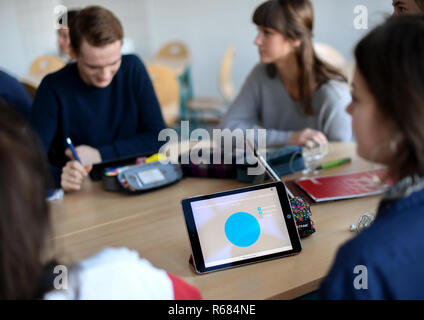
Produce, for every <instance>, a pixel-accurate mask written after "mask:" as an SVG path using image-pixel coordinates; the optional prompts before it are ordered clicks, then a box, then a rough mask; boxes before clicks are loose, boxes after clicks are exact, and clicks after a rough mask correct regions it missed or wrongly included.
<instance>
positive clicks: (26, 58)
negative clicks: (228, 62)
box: [0, 0, 392, 96]
mask: <svg viewBox="0 0 424 320" xmlns="http://www.w3.org/2000/svg"><path fill="white" fill-rule="evenodd" d="M312 1H313V3H314V5H315V39H316V41H319V42H325V43H328V44H330V45H332V46H334V47H335V48H337V49H338V50H339V51H340V52H341V53H342V54H343V55H344V56H345V57H346V58H348V59H351V58H352V49H353V47H354V45H355V43H356V42H357V41H358V40H359V39H360V38H361V37H362V36H363V35H364V34H365V33H366V32H367V31H363V30H356V29H355V28H354V26H353V20H354V18H355V15H354V13H353V8H354V7H355V6H356V5H366V6H367V8H368V10H369V26H370V28H371V27H372V26H374V25H375V24H376V23H378V22H380V21H381V20H382V19H383V17H384V15H385V14H390V13H391V11H392V9H391V2H392V1H391V0H343V1H340V0H312ZM261 2H262V1H261V0H214V1H207V0H94V1H93V0H90V1H87V0H16V1H9V0H0V39H1V40H2V41H0V68H2V69H6V70H7V71H9V72H11V73H13V74H15V75H17V76H23V75H25V74H26V73H27V70H28V69H29V65H30V62H31V61H32V60H33V59H34V58H36V57H37V56H40V55H42V54H46V53H54V52H57V48H56V30H54V28H53V20H54V15H53V8H54V6H55V5H57V4H64V5H66V6H67V7H68V8H74V7H85V6H87V5H91V4H97V5H101V6H104V7H106V8H108V9H110V10H112V11H113V12H114V13H115V14H116V15H117V16H118V18H119V19H120V20H121V22H122V24H123V26H124V31H125V35H126V37H127V38H130V39H132V40H133V44H134V50H135V52H136V53H138V54H139V55H140V56H141V57H142V58H149V57H151V56H153V55H154V53H155V52H156V51H157V50H158V49H159V47H160V46H161V45H162V44H164V43H165V42H167V41H169V40H174V39H179V40H183V41H184V42H185V43H186V44H187V45H188V46H189V47H190V50H191V53H192V72H193V79H194V91H195V95H209V96H219V93H218V88H217V75H218V70H219V65H220V62H221V58H222V55H223V54H224V51H225V49H226V48H227V46H228V45H230V44H235V46H236V56H235V63H234V72H233V77H234V82H235V86H236V90H238V89H239V88H240V87H241V85H242V84H243V81H244V79H245V77H246V75H247V74H248V73H249V71H250V69H251V68H252V67H253V65H254V64H255V63H257V61H258V54H257V50H256V47H255V46H254V45H253V41H254V38H255V36H256V27H255V26H254V25H253V24H252V23H251V16H252V13H253V11H254V8H255V7H256V6H258V5H259V4H260V3H261Z"/></svg>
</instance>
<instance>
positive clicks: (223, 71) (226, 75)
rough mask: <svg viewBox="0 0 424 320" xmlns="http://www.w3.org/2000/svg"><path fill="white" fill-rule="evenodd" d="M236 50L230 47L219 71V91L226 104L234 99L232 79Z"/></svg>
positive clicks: (232, 46)
mask: <svg viewBox="0 0 424 320" xmlns="http://www.w3.org/2000/svg"><path fill="white" fill-rule="evenodd" d="M235 51H236V48H235V46H234V45H231V46H229V47H228V49H227V51H226V52H225V54H224V57H223V59H222V62H221V68H220V71H219V89H220V91H221V94H222V96H223V97H224V100H225V102H227V103H229V102H230V101H231V100H232V99H233V98H234V83H233V77H232V71H233V62H234V54H235Z"/></svg>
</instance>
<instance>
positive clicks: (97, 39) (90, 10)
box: [69, 6, 124, 54]
mask: <svg viewBox="0 0 424 320" xmlns="http://www.w3.org/2000/svg"><path fill="white" fill-rule="evenodd" d="M69 37H70V39H71V47H72V48H73V49H74V51H75V53H76V54H79V53H80V48H81V44H82V42H83V40H84V39H85V40H86V41H87V42H88V43H89V44H90V45H92V46H95V47H103V46H105V45H108V44H111V43H113V42H115V41H118V40H120V41H122V39H123V38H124V31H123V29H122V25H121V23H120V22H119V20H118V19H117V18H116V17H115V15H114V14H113V13H112V12H110V11H109V10H107V9H105V8H102V7H99V6H91V7H87V8H85V9H83V10H80V11H79V12H78V13H77V15H76V16H75V17H74V19H72V21H71V24H70V26H69Z"/></svg>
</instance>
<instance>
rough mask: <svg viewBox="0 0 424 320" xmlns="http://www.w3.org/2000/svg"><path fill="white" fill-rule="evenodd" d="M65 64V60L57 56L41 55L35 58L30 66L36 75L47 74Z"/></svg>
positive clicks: (31, 71) (32, 72)
mask: <svg viewBox="0 0 424 320" xmlns="http://www.w3.org/2000/svg"><path fill="white" fill-rule="evenodd" d="M64 66H65V62H64V61H63V60H62V59H60V58H59V57H55V56H48V55H47V56H41V57H38V58H37V59H35V60H34V61H33V62H32V64H31V67H30V73H31V74H35V75H46V74H48V73H52V72H55V71H57V70H59V69H61V68H63V67H64Z"/></svg>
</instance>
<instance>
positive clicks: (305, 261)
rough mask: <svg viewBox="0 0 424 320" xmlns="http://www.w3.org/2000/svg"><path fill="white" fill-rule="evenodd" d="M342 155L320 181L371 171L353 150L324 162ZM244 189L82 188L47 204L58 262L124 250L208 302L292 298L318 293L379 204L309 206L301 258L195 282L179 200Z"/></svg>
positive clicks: (190, 184)
mask: <svg viewBox="0 0 424 320" xmlns="http://www.w3.org/2000/svg"><path fill="white" fill-rule="evenodd" d="M344 156H351V157H352V163H350V164H346V165H343V166H340V167H336V168H332V169H328V170H326V171H323V172H322V173H321V174H333V173H340V172H354V171H360V170H368V169H370V168H371V165H370V164H369V163H367V162H365V161H364V160H362V159H360V158H358V157H357V156H356V155H355V144H354V143H335V144H332V151H331V152H330V154H329V155H328V156H327V157H326V159H325V160H333V159H337V158H340V157H344ZM298 176H300V174H299V173H297V174H294V175H291V176H289V177H286V179H287V178H289V179H291V178H294V177H298ZM244 186H246V185H245V184H243V183H240V182H238V181H236V180H218V179H203V178H185V179H184V180H182V181H181V182H179V183H178V184H176V185H173V186H170V187H168V188H165V189H161V190H157V191H155V192H151V193H147V194H144V195H136V196H132V195H127V194H121V193H109V192H105V191H103V190H102V187H101V184H100V183H93V182H90V181H86V182H85V183H84V185H83V191H81V192H79V193H74V194H68V195H66V196H65V198H64V199H63V200H58V201H54V202H52V203H51V208H52V220H53V221H52V222H53V230H54V237H53V239H54V241H55V244H56V249H55V250H56V252H57V255H56V256H57V257H58V259H59V261H63V262H64V263H72V262H75V261H78V260H79V259H83V258H85V257H87V256H89V255H91V254H93V253H95V252H96V251H98V250H99V249H101V248H102V247H104V246H118V247H119V246H126V247H129V248H131V249H134V250H137V251H138V252H139V253H140V255H141V256H142V257H144V258H147V259H148V260H150V261H151V262H152V263H153V265H155V266H157V267H159V268H163V269H166V270H167V271H169V272H171V273H174V274H176V275H178V276H180V277H182V278H183V279H184V280H186V281H187V282H189V283H191V284H193V285H195V286H196V287H198V288H199V289H200V291H201V293H202V295H203V297H204V298H205V299H224V300H225V299H293V298H296V297H299V296H302V295H304V294H307V293H309V292H312V291H314V290H316V289H317V288H318V287H319V284H320V282H321V281H322V279H323V278H324V276H325V275H326V273H327V271H328V269H329V268H330V267H331V264H332V261H333V258H334V256H335V253H336V252H337V249H338V247H339V246H340V245H341V244H343V243H344V242H345V241H346V240H349V239H350V238H352V237H353V236H354V233H352V232H350V231H349V226H350V224H352V223H355V222H356V221H357V219H358V218H359V216H360V214H361V213H363V212H364V211H366V210H375V209H376V207H377V205H378V202H379V199H380V197H381V196H374V197H368V198H361V199H352V200H343V201H337V202H330V203H324V204H316V205H313V206H312V213H313V217H312V218H313V220H314V222H315V224H316V228H317V232H316V233H315V234H313V235H312V236H311V237H309V238H306V239H304V240H303V241H302V246H303V251H302V252H301V253H300V254H299V255H296V256H293V257H287V258H282V259H277V260H272V261H267V262H262V263H257V264H252V265H249V266H244V267H238V268H233V269H228V270H224V271H219V272H215V273H210V274H206V275H196V274H195V273H194V272H193V271H192V269H191V268H190V266H189V264H188V259H189V256H190V244H189V241H188V237H187V233H186V228H185V223H184V218H183V213H182V210H181V205H180V201H181V199H182V198H186V197H190V196H195V195H200V194H207V193H211V192H218V191H224V190H229V189H233V188H239V187H244ZM352 272H353V270H352Z"/></svg>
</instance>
